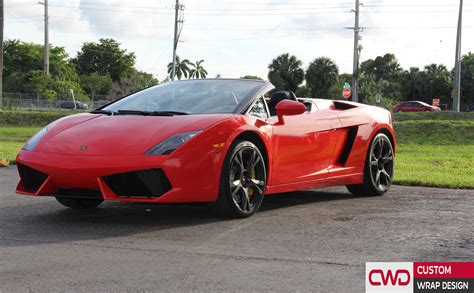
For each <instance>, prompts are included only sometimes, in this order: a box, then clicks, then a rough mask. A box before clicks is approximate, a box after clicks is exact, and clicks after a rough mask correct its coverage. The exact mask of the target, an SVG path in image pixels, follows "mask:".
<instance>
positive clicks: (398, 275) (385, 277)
mask: <svg viewBox="0 0 474 293" xmlns="http://www.w3.org/2000/svg"><path fill="white" fill-rule="evenodd" d="M374 276H379V279H380V280H381V281H377V278H376V277H374ZM403 277H404V278H405V280H404V281H403V280H402V278H403ZM389 282H390V283H391V284H392V286H395V285H399V286H407V285H408V284H410V272H409V271H408V270H396V271H395V273H393V270H388V271H386V272H384V271H383V270H371V271H370V272H369V283H370V285H372V286H382V285H383V286H387V285H388V283H389Z"/></svg>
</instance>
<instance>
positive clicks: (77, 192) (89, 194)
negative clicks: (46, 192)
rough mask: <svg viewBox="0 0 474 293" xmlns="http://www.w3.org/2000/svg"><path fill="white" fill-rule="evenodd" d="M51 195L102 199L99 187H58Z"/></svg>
mask: <svg viewBox="0 0 474 293" xmlns="http://www.w3.org/2000/svg"><path fill="white" fill-rule="evenodd" d="M53 195H54V196H57V197H70V198H94V199H103V196H102V192H100V190H99V189H77V188H59V189H58V191H57V192H56V193H54V194H53Z"/></svg>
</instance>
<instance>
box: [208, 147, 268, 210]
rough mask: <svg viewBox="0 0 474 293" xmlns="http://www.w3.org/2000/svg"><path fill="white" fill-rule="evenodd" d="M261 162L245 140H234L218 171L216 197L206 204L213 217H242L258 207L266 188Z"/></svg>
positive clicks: (257, 152)
mask: <svg viewBox="0 0 474 293" xmlns="http://www.w3.org/2000/svg"><path fill="white" fill-rule="evenodd" d="M266 179H267V178H266V167H265V161H264V159H263V157H262V154H261V153H260V150H259V149H258V147H257V146H256V145H255V144H253V143H251V142H249V141H235V142H234V143H233V144H232V146H231V147H230V149H229V152H228V153H227V155H226V158H225V161H224V166H223V168H222V173H221V180H220V188H219V197H218V198H217V201H215V202H214V203H211V204H210V208H211V210H212V211H213V213H214V214H216V215H218V216H223V217H227V218H246V217H249V216H251V215H253V214H254V213H255V212H256V211H257V210H258V208H259V207H260V205H261V203H262V200H263V195H264V192H265V186H266Z"/></svg>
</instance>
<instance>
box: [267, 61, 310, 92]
mask: <svg viewBox="0 0 474 293" xmlns="http://www.w3.org/2000/svg"><path fill="white" fill-rule="evenodd" d="M301 64H302V63H301V60H298V58H296V56H293V55H291V56H290V54H288V53H286V54H282V55H280V56H278V57H277V58H275V59H273V60H272V63H270V65H268V69H269V72H268V79H269V80H270V81H271V82H272V83H273V85H274V86H275V87H276V88H277V89H279V90H290V91H293V92H294V91H296V89H297V88H298V85H299V84H301V83H302V82H303V79H304V70H303V68H301Z"/></svg>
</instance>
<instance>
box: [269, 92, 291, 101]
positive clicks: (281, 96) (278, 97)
mask: <svg viewBox="0 0 474 293" xmlns="http://www.w3.org/2000/svg"><path fill="white" fill-rule="evenodd" d="M271 99H272V100H275V101H282V100H293V101H296V95H295V94H294V93H293V92H292V91H278V92H275V93H273V95H272V98H271Z"/></svg>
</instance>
